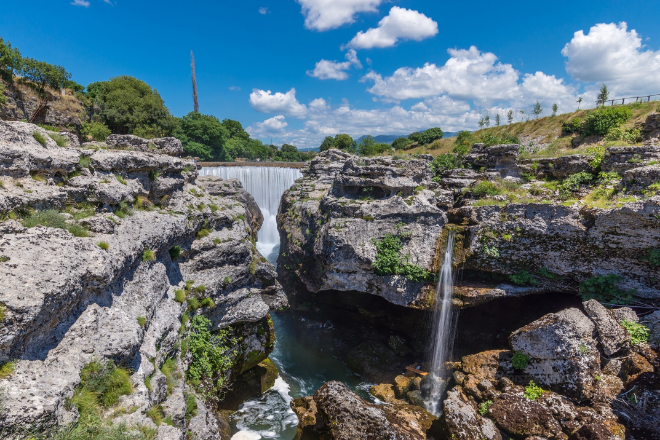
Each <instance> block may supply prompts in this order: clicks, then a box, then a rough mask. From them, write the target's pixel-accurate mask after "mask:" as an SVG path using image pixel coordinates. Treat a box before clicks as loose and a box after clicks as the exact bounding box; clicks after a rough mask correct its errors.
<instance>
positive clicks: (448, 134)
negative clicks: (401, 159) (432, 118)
mask: <svg viewBox="0 0 660 440" xmlns="http://www.w3.org/2000/svg"><path fill="white" fill-rule="evenodd" d="M367 136H368V135H366V134H365V135H364V136H360V137H359V138H358V139H357V141H356V142H357V143H358V144H359V143H360V142H362V139H364V138H365V137H367ZM456 136H458V132H457V131H445V132H444V136H443V137H445V138H452V137H456ZM400 137H405V138H407V137H408V135H407V134H379V135H378V136H374V139H376V142H380V143H382V144H390V145H391V144H392V142H394V140H395V139H398V138H400Z"/></svg>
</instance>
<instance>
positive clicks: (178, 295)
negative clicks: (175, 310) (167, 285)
mask: <svg viewBox="0 0 660 440" xmlns="http://www.w3.org/2000/svg"><path fill="white" fill-rule="evenodd" d="M174 301H176V302H178V303H181V304H183V303H184V302H185V301H186V293H185V292H184V291H183V289H176V290H175V291H174Z"/></svg>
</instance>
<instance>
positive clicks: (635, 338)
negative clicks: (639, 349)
mask: <svg viewBox="0 0 660 440" xmlns="http://www.w3.org/2000/svg"><path fill="white" fill-rule="evenodd" d="M621 326H622V327H623V328H625V329H626V331H627V332H628V334H629V335H630V343H631V344H632V345H639V344H641V343H643V342H647V341H648V340H649V329H648V328H646V327H645V326H644V325H642V324H640V323H638V322H634V321H630V320H628V319H624V320H623V321H622V322H621Z"/></svg>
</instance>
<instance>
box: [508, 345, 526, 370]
mask: <svg viewBox="0 0 660 440" xmlns="http://www.w3.org/2000/svg"><path fill="white" fill-rule="evenodd" d="M511 364H512V365H513V368H515V369H516V370H524V369H525V368H527V365H528V364H529V356H527V355H526V354H525V353H523V352H522V351H520V350H518V351H516V353H515V354H514V355H513V358H512V359H511Z"/></svg>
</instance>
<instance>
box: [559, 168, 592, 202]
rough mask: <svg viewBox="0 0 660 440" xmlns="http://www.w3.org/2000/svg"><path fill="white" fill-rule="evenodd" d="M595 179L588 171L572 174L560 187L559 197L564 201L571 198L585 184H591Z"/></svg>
mask: <svg viewBox="0 0 660 440" xmlns="http://www.w3.org/2000/svg"><path fill="white" fill-rule="evenodd" d="M593 178H594V176H593V175H592V174H590V173H587V172H586V171H580V172H579V173H575V174H571V175H570V176H568V177H567V178H566V179H564V181H563V182H562V183H561V184H559V185H558V187H557V189H558V190H559V197H561V198H562V199H567V198H569V197H570V196H571V195H572V194H573V193H574V192H576V191H578V190H579V189H580V187H581V186H582V185H583V184H585V183H589V182H591V180H592V179H593Z"/></svg>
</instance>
